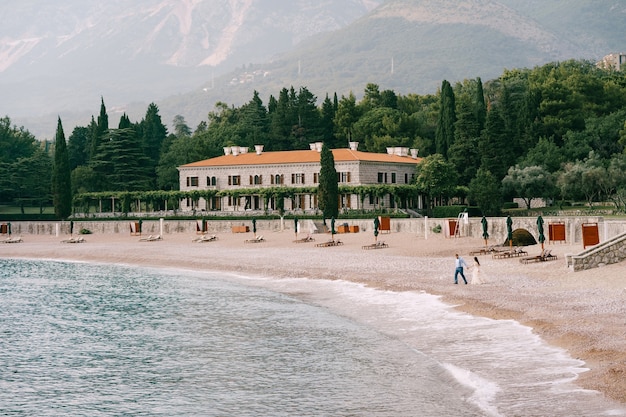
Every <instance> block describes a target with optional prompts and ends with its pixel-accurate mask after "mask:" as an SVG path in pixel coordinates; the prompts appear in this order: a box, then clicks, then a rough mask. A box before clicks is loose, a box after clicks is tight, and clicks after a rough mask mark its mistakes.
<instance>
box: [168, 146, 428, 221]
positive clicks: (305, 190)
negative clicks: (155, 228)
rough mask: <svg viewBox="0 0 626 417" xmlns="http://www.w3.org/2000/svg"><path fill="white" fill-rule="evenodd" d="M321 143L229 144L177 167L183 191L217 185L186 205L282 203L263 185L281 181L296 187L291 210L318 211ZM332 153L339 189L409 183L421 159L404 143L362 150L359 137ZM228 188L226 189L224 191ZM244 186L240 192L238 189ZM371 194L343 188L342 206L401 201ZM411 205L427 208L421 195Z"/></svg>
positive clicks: (256, 207) (237, 207)
mask: <svg viewBox="0 0 626 417" xmlns="http://www.w3.org/2000/svg"><path fill="white" fill-rule="evenodd" d="M321 148H322V144H321V143H319V142H318V143H313V144H311V145H310V149H309V150H296V151H278V152H264V151H263V147H262V146H261V145H257V146H256V147H255V152H249V151H248V149H247V148H241V147H238V146H233V147H227V148H224V155H222V156H219V157H216V158H211V159H206V160H203V161H198V162H193V163H190V164H186V165H183V166H180V167H178V170H179V178H180V190H181V191H193V190H199V191H200V190H214V191H216V193H214V194H215V195H214V196H212V197H210V198H200V199H198V200H197V201H194V200H192V199H186V200H185V201H182V202H181V209H182V210H183V211H196V210H200V211H207V212H210V211H223V212H235V211H243V210H246V211H248V210H252V211H272V210H276V209H278V208H279V206H280V203H279V202H277V201H276V198H275V197H270V196H268V193H264V192H263V190H268V189H275V188H276V187H279V188H285V189H287V190H293V192H292V193H290V194H291V195H290V196H289V197H288V198H285V199H284V201H283V202H282V208H283V209H284V210H286V211H294V212H304V213H307V212H309V213H315V212H316V211H317V209H318V205H317V193H316V190H315V188H316V187H317V186H318V184H319V172H320V168H321V165H320V152H321ZM332 153H333V158H334V161H335V169H336V171H337V179H338V182H339V187H340V193H341V190H342V189H344V190H345V189H346V188H350V187H342V186H362V185H392V186H393V185H398V186H402V185H410V184H412V183H413V179H414V176H415V167H416V165H417V164H418V163H419V162H420V161H421V158H418V156H417V150H415V149H408V148H404V147H394V148H387V153H384V154H383V153H371V152H361V151H359V150H358V143H357V142H351V143H350V148H346V149H333V150H332ZM223 190H229V192H226V193H219V191H223ZM238 191H240V192H238ZM378 194H379V195H375V193H370V194H368V195H367V196H364V195H363V194H361V195H359V194H355V193H341V195H340V201H339V208H340V209H343V210H347V209H364V210H370V209H376V208H381V207H384V208H395V207H396V206H397V204H398V203H397V201H394V197H393V196H391V195H390V194H387V195H382V194H380V193H378ZM402 205H404V206H410V207H408V208H416V209H420V208H422V201H421V199H417V200H412V201H411V202H408V203H407V202H406V201H403V202H402Z"/></svg>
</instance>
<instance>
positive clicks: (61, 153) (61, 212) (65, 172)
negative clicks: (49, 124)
mask: <svg viewBox="0 0 626 417" xmlns="http://www.w3.org/2000/svg"><path fill="white" fill-rule="evenodd" d="M52 187H53V191H52V194H53V201H54V213H55V214H56V216H57V217H59V218H61V219H64V218H66V217H68V216H69V215H70V214H72V183H71V173H70V162H69V157H68V153H67V144H66V143H65V133H63V125H62V124H61V118H60V117H59V121H58V123H57V132H56V138H55V142H54V167H53V171H52Z"/></svg>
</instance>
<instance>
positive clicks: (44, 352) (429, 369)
mask: <svg viewBox="0 0 626 417" xmlns="http://www.w3.org/2000/svg"><path fill="white" fill-rule="evenodd" d="M583 371H584V364H583V363H582V362H580V361H577V360H574V359H572V358H570V357H569V356H568V355H567V354H566V352H564V351H562V350H560V349H556V348H553V347H550V346H548V345H546V344H545V343H544V342H542V341H541V340H540V339H539V338H538V337H536V336H534V335H533V334H532V332H531V331H530V329H528V328H526V327H523V326H520V325H519V324H517V323H515V322H513V321H495V320H488V319H484V318H476V317H472V316H470V315H467V314H462V313H459V312H457V311H456V310H454V309H453V308H451V307H450V306H447V305H445V304H443V303H441V302H440V301H439V300H438V299H437V298H436V297H433V296H431V295H429V294H425V293H416V292H405V293H395V292H386V291H380V290H374V289H370V288H365V287H363V286H360V285H357V284H353V283H348V282H342V281H325V280H314V279H276V280H273V279H267V278H254V277H240V276H234V275H228V274H223V273H216V272H192V271H179V270H153V269H147V268H131V267H126V266H115V265H98V264H86V263H68V262H54V261H22V260H20V261H18V260H2V259H0V415H10V416H121V415H125V416H572V415H577V416H600V415H626V412H625V411H624V409H623V408H621V407H620V406H618V405H616V404H612V403H610V402H609V401H607V400H606V399H604V398H603V397H602V396H601V395H600V394H599V393H597V392H593V391H585V390H581V389H580V388H578V387H577V386H576V385H574V384H573V383H572V381H573V380H574V379H575V378H576V376H577V375H578V374H579V373H580V372H583Z"/></svg>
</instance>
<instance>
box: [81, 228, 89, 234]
mask: <svg viewBox="0 0 626 417" xmlns="http://www.w3.org/2000/svg"><path fill="white" fill-rule="evenodd" d="M78 233H80V234H81V235H90V234H91V230H89V229H85V228H82V229H80V232H78Z"/></svg>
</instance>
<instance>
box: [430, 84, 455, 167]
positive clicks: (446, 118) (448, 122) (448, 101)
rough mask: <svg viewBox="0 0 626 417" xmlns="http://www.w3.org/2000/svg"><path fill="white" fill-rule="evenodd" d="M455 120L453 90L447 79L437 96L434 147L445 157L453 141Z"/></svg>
mask: <svg viewBox="0 0 626 417" xmlns="http://www.w3.org/2000/svg"><path fill="white" fill-rule="evenodd" d="M455 122H456V104H455V100H454V91H453V90H452V86H451V85H450V83H449V82H448V81H447V80H443V82H442V83H441V93H440V97H439V115H438V117H437V130H436V132H435V147H436V150H437V153H439V154H441V155H443V156H444V157H446V158H447V156H448V149H449V148H450V146H452V144H453V143H454V124H455Z"/></svg>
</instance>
